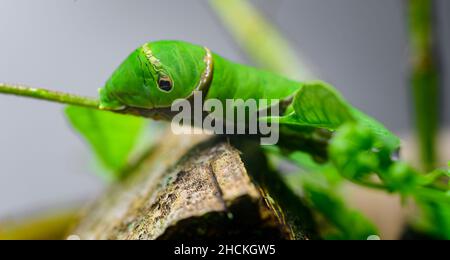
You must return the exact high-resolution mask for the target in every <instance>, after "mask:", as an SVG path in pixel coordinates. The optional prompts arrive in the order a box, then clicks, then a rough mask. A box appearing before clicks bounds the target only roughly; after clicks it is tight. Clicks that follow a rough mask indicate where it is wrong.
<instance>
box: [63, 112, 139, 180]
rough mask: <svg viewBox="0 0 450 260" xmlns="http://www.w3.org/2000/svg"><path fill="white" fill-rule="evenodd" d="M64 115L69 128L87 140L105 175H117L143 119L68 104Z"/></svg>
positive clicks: (135, 141) (130, 149) (116, 177)
mask: <svg viewBox="0 0 450 260" xmlns="http://www.w3.org/2000/svg"><path fill="white" fill-rule="evenodd" d="M65 112H66V115H67V118H68V119H69V121H70V123H71V124H72V126H73V128H74V129H76V130H77V131H78V133H79V134H80V135H81V136H82V137H83V138H84V139H85V140H86V141H87V142H88V143H89V145H90V146H91V148H92V149H93V151H94V152H95V155H96V157H97V159H98V160H99V162H100V163H101V164H102V166H103V167H104V168H105V169H106V170H108V171H109V172H111V175H108V176H107V177H108V179H120V178H122V177H123V176H121V173H122V170H123V169H124V168H125V167H126V166H127V164H128V160H129V159H130V155H131V153H132V152H133V148H134V147H135V145H136V143H137V141H138V138H139V137H140V134H141V133H142V129H143V127H144V125H145V120H144V119H142V118H138V117H133V116H126V115H120V114H115V113H111V112H106V111H98V110H93V109H88V108H81V107H74V106H69V107H67V109H66V111H65Z"/></svg>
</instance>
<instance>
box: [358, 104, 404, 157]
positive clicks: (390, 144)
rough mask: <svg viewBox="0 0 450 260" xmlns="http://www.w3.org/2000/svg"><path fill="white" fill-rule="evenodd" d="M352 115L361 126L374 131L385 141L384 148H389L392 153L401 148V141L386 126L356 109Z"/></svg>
mask: <svg viewBox="0 0 450 260" xmlns="http://www.w3.org/2000/svg"><path fill="white" fill-rule="evenodd" d="M352 115H353V117H354V118H355V119H356V120H357V121H358V123H359V124H360V125H361V126H364V127H367V128H368V129H370V130H372V133H373V134H374V135H376V136H377V137H378V138H379V139H380V140H382V141H383V143H382V144H381V145H382V146H384V147H386V148H388V149H389V150H390V151H391V152H394V151H395V150H397V149H399V148H400V139H399V138H398V137H397V136H396V135H394V134H393V133H392V132H391V131H389V130H388V129H387V128H386V127H384V125H383V124H382V123H380V122H378V121H377V120H375V119H373V118H372V117H370V116H368V115H366V114H364V113H363V112H361V111H359V110H358V109H356V108H352Z"/></svg>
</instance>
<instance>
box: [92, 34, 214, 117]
mask: <svg viewBox="0 0 450 260" xmlns="http://www.w3.org/2000/svg"><path fill="white" fill-rule="evenodd" d="M211 73H212V55H211V53H210V52H209V50H208V49H206V48H202V47H200V46H196V45H192V44H189V43H185V42H177V41H159V42H153V43H146V44H144V45H143V46H141V47H140V48H138V49H136V50H135V51H134V52H133V53H132V54H131V55H130V56H129V57H128V58H127V59H126V60H125V61H124V62H123V63H122V64H121V65H120V66H119V67H118V68H117V70H116V71H115V72H114V73H113V75H112V76H111V77H110V79H109V80H108V81H107V83H106V85H105V87H104V88H102V89H100V93H99V94H100V106H101V108H103V109H108V110H122V109H125V108H127V107H131V108H141V109H153V108H166V107H170V106H171V104H172V103H173V101H175V100H177V99H182V98H188V97H189V96H191V94H192V93H193V91H195V90H202V89H203V88H205V86H206V85H209V83H210V80H211Z"/></svg>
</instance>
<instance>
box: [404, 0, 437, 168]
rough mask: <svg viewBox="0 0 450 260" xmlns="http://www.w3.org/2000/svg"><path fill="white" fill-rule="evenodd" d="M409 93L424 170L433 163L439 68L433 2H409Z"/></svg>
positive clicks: (435, 153) (418, 0) (430, 0)
mask: <svg viewBox="0 0 450 260" xmlns="http://www.w3.org/2000/svg"><path fill="white" fill-rule="evenodd" d="M408 4H409V6H408V9H409V10H408V14H409V35H410V44H411V61H412V72H411V73H412V75H411V84H412V93H413V100H414V106H415V124H416V128H417V134H418V139H419V143H420V153H421V154H420V156H421V160H422V164H423V167H424V168H425V170H426V171H430V170H431V169H432V168H434V166H435V163H436V157H437V152H436V150H437V149H436V137H437V132H438V126H439V125H438V124H439V119H438V114H439V113H438V112H439V102H438V101H439V73H438V71H439V67H438V63H437V61H436V59H437V57H436V53H435V52H436V48H435V40H436V39H435V38H436V32H435V31H434V28H433V22H434V21H433V20H434V15H433V11H434V8H433V7H434V4H435V1H434V0H409V2H408Z"/></svg>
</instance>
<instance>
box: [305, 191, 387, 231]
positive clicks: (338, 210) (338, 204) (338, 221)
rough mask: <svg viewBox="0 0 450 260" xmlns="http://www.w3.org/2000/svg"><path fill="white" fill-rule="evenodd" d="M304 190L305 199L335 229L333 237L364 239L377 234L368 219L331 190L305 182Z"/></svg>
mask: <svg viewBox="0 0 450 260" xmlns="http://www.w3.org/2000/svg"><path fill="white" fill-rule="evenodd" d="M304 191H305V195H306V198H307V200H308V201H309V202H310V203H311V204H312V206H313V207H314V208H315V209H316V210H317V211H318V212H320V213H321V214H322V215H323V216H324V217H325V218H326V219H327V220H328V221H330V222H331V223H332V224H333V226H334V227H335V228H336V229H337V231H338V232H337V234H336V233H335V234H333V235H332V236H330V238H333V239H345V240H348V239H354V240H366V239H367V238H368V237H369V236H372V235H377V234H378V230H377V228H376V227H375V225H374V224H372V222H371V221H370V220H368V219H367V218H366V217H365V216H364V215H363V214H361V213H360V212H358V211H356V210H353V209H350V208H348V207H347V205H346V203H345V202H344V201H343V200H342V199H341V198H340V197H338V196H337V195H336V194H335V193H334V192H333V191H331V190H328V189H326V188H321V187H319V186H318V185H312V183H311V182H309V183H305V185H304Z"/></svg>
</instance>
